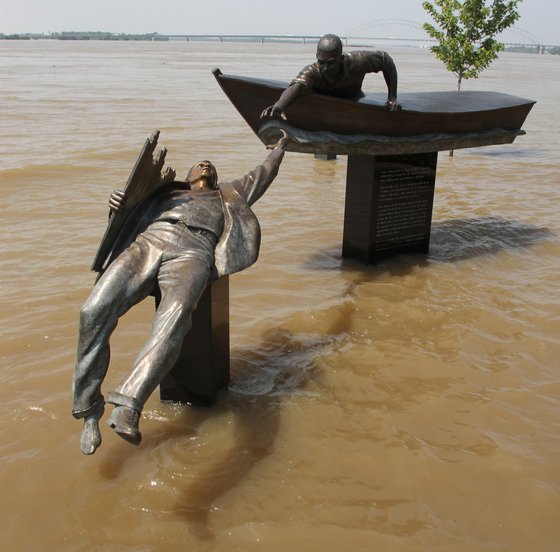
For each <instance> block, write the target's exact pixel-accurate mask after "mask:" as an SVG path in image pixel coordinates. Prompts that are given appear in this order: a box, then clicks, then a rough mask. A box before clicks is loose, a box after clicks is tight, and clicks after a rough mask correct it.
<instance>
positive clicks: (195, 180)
mask: <svg viewBox="0 0 560 552" xmlns="http://www.w3.org/2000/svg"><path fill="white" fill-rule="evenodd" d="M187 182H188V183H189V184H190V186H191V189H193V190H196V189H199V190H215V189H216V188H217V187H218V172H217V171H216V167H214V165H212V163H211V162H210V161H208V160H204V161H200V162H199V163H197V164H196V165H194V166H193V167H191V170H190V171H189V174H187Z"/></svg>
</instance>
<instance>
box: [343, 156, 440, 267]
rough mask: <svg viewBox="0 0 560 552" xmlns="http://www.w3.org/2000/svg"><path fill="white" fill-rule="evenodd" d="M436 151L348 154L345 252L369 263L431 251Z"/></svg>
mask: <svg viewBox="0 0 560 552" xmlns="http://www.w3.org/2000/svg"><path fill="white" fill-rule="evenodd" d="M436 167H437V152H433V153H420V154H407V155H377V156H373V155H351V156H349V157H348V170H347V178H346V204H345V212H344V237H343V245H342V255H343V256H344V257H352V258H355V259H358V260H360V261H362V262H366V263H368V264H371V263H375V262H377V261H379V260H381V259H384V258H387V257H392V256H394V255H397V254H400V253H427V252H428V248H429V244H430V228H431V223H432V208H433V202H434V190H435V177H436Z"/></svg>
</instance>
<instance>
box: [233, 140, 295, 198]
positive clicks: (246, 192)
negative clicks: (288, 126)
mask: <svg viewBox="0 0 560 552" xmlns="http://www.w3.org/2000/svg"><path fill="white" fill-rule="evenodd" d="M280 132H281V133H282V135H281V137H280V138H279V139H278V141H277V142H276V143H275V144H271V145H268V146H266V147H267V149H271V150H272V151H271V152H270V153H269V155H268V157H267V158H266V159H265V160H264V162H263V163H261V164H260V165H258V166H257V167H255V168H254V169H253V170H252V171H251V172H249V173H247V174H246V175H245V176H243V177H241V178H240V179H238V180H235V181H234V182H233V186H234V187H235V189H236V190H237V192H238V193H239V194H241V195H242V196H243V197H244V198H245V200H246V201H247V203H248V204H249V205H252V204H253V203H255V201H257V199H259V198H260V197H261V196H262V195H263V194H264V193H265V192H266V190H267V189H268V187H269V186H270V184H272V181H273V180H274V179H275V178H276V175H277V174H278V170H279V169H280V164H281V163H282V159H283V158H284V150H285V148H286V145H287V143H288V135H287V134H286V132H285V131H284V130H282V129H280Z"/></svg>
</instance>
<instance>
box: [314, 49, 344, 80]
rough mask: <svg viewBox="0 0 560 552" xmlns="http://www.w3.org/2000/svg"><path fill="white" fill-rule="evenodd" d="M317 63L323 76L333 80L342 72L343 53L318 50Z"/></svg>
mask: <svg viewBox="0 0 560 552" xmlns="http://www.w3.org/2000/svg"><path fill="white" fill-rule="evenodd" d="M317 63H318V64H319V71H321V74H322V75H323V77H325V78H326V79H328V80H329V79H330V80H332V79H334V78H336V77H337V76H338V75H339V73H340V68H341V65H342V54H337V53H333V52H323V51H321V50H317Z"/></svg>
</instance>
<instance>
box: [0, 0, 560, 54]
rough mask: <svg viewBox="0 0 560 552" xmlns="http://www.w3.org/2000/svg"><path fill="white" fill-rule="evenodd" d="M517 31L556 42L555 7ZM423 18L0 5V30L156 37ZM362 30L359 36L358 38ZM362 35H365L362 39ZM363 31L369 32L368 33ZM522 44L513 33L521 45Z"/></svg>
mask: <svg viewBox="0 0 560 552" xmlns="http://www.w3.org/2000/svg"><path fill="white" fill-rule="evenodd" d="M519 11H520V13H521V19H520V20H519V21H518V22H517V23H516V27H518V28H520V29H521V30H522V31H524V32H525V33H529V34H530V35H532V36H535V37H538V38H539V39H541V41H542V42H543V43H545V44H553V45H560V25H559V24H558V21H560V2H558V0H523V1H522V3H521V4H520V6H519ZM396 19H399V20H409V21H414V22H417V23H419V24H421V23H423V22H425V21H428V20H429V16H428V15H427V13H426V12H425V11H424V10H423V8H422V0H390V1H388V0H336V1H335V0H321V1H315V0H282V1H276V2H266V1H265V0H0V33H4V34H12V33H49V32H61V31H106V32H115V33H129V34H132V33H152V32H157V33H160V34H265V35H276V34H278V35H283V34H294V35H302V34H303V35H312V36H317V35H322V34H325V33H335V34H338V35H340V36H347V35H350V36H373V34H371V33H372V28H373V29H374V31H375V32H379V29H380V28H383V29H384V30H385V31H387V32H388V33H390V35H391V36H395V35H398V36H401V35H402V36H405V37H415V36H418V33H420V31H417V30H415V29H414V27H412V26H408V27H407V26H406V25H385V26H384V27H379V25H378V24H375V25H371V24H372V23H374V22H379V21H381V20H396ZM360 33H361V34H360ZM364 33H365V34H364ZM368 33H369V34H368ZM524 41H526V38H525V37H524V36H523V35H521V34H520V35H519V42H524Z"/></svg>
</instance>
